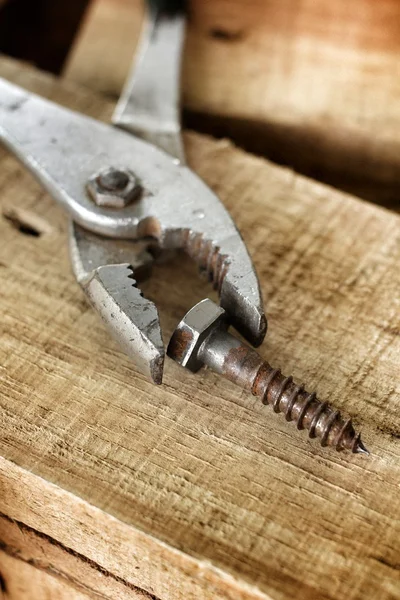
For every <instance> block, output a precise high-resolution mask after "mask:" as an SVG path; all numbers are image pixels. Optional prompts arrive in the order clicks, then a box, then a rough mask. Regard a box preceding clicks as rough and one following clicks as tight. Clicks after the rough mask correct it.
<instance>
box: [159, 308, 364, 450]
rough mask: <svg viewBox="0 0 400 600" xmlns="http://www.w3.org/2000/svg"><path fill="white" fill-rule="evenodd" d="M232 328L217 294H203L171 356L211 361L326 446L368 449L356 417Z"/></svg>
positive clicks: (190, 362) (195, 363)
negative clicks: (274, 365)
mask: <svg viewBox="0 0 400 600" xmlns="http://www.w3.org/2000/svg"><path fill="white" fill-rule="evenodd" d="M227 329H228V320H227V315H226V314H224V311H223V310H222V309H221V308H220V307H219V306H217V305H216V304H215V303H214V302H213V301H212V300H209V299H206V300H202V301H201V302H199V303H198V304H196V306H194V307H193V308H192V309H191V310H190V311H189V312H188V313H187V314H186V315H185V317H184V318H183V319H182V321H181V322H180V323H179V325H178V327H177V328H176V330H175V331H174V333H173V335H172V338H171V341H170V343H169V345H168V350H167V353H168V356H170V357H171V358H172V359H174V360H175V361H176V362H178V363H179V364H180V365H182V366H184V367H186V368H188V369H190V370H192V371H197V370H198V369H199V368H200V367H201V366H202V365H206V366H208V367H209V368H211V369H212V370H213V371H216V372H217V373H220V374H221V375H223V376H224V377H226V378H227V379H229V380H230V381H232V382H234V383H236V384H237V385H240V386H241V387H243V388H244V389H247V390H249V391H250V392H251V393H252V394H254V395H255V396H260V397H261V399H262V402H263V403H264V404H270V405H271V406H272V408H273V410H274V412H276V413H279V412H283V413H284V415H285V417H286V420H287V421H294V422H295V424H296V425H297V429H307V430H308V432H309V436H310V438H315V437H318V438H320V442H321V445H322V446H333V447H335V448H336V450H338V451H340V450H351V451H352V452H354V453H366V454H368V451H367V450H366V448H365V446H364V444H363V443H362V441H361V438H360V434H359V433H356V432H355V430H354V427H353V425H352V422H351V419H347V420H344V419H343V418H342V417H341V414H340V412H339V411H338V410H334V409H333V408H331V407H330V406H329V404H328V402H320V401H319V400H318V399H317V397H316V394H315V393H311V394H310V393H308V392H307V391H306V390H305V389H304V386H303V385H296V384H295V383H294V382H293V379H292V377H285V376H284V375H282V373H281V371H280V370H279V369H273V368H272V367H271V365H269V364H268V363H267V362H266V361H264V360H263V359H262V358H261V356H260V355H259V354H258V353H257V352H256V351H255V350H253V349H252V348H250V347H249V346H247V344H245V343H243V342H241V341H240V340H239V339H238V338H236V337H235V336H233V335H232V334H230V333H229V332H228V331H227Z"/></svg>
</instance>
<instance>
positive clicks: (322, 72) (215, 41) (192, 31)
mask: <svg viewBox="0 0 400 600" xmlns="http://www.w3.org/2000/svg"><path fill="white" fill-rule="evenodd" d="M142 4H143V3H142V1H141V0H135V1H133V0H93V3H92V10H91V12H90V14H89V15H88V18H87V20H86V23H85V26H84V27H83V29H82V32H81V35H80V38H79V39H78V42H77V44H76V47H75V49H74V51H73V53H72V55H71V57H70V60H69V64H68V65H67V68H66V72H65V73H66V76H67V77H68V78H70V79H73V80H75V81H79V82H81V83H84V84H85V85H89V86H90V87H93V88H94V89H97V90H99V91H102V92H105V93H107V94H112V95H114V96H115V95H116V94H119V92H120V89H121V87H122V84H123V81H124V78H125V76H126V73H127V69H128V66H129V64H130V62H131V58H132V56H133V52H134V48H135V45H136V41H137V36H138V32H139V29H140V23H141V20H142V17H143V6H142ZM190 8H191V20H190V26H189V33H188V38H187V45H186V55H185V60H184V67H183V99H184V105H185V107H186V109H187V114H186V120H187V122H188V124H189V126H190V127H191V128H194V129H197V130H199V131H203V132H206V133H212V134H213V135H216V134H218V135H222V136H228V137H231V138H232V139H234V140H235V141H236V142H237V143H239V144H240V145H241V146H243V147H244V148H247V149H248V150H249V151H251V152H255V153H258V154H262V155H265V156H267V157H269V158H270V159H272V160H273V161H275V162H278V163H281V164H287V165H290V166H292V167H293V168H294V169H296V170H297V171H298V172H301V173H305V174H307V175H309V176H311V177H313V178H315V179H320V180H322V181H326V182H328V183H330V184H332V185H334V186H335V187H339V188H341V189H345V190H348V191H352V192H353V193H356V194H357V195H359V196H361V197H364V198H367V199H370V200H373V201H375V202H381V203H385V204H391V205H392V206H393V205H394V206H397V207H398V206H399V195H400V178H399V172H400V140H399V136H398V131H399V129H400V76H399V75H400V73H399V52H400V36H399V28H398V23H399V22H400V3H399V2H398V1H397V0H382V1H379V2H377V1H376V0H353V1H352V2H350V3H349V2H348V1H347V0H333V1H331V2H323V3H321V2H315V1H313V0H306V1H304V0H283V1H282V0H280V1H275V2H273V1H271V0H257V1H253V2H245V1H244V0H213V1H212V2H204V1H203V0H191V2H190Z"/></svg>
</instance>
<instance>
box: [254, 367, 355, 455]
mask: <svg viewBox="0 0 400 600" xmlns="http://www.w3.org/2000/svg"><path fill="white" fill-rule="evenodd" d="M252 393H253V394H254V395H257V396H261V398H262V402H263V404H269V405H271V406H272V409H273V410H274V412H276V413H280V412H282V413H284V415H285V417H286V420H287V421H294V423H295V424H296V426H297V429H306V430H308V435H309V437H310V438H320V443H321V446H333V447H335V448H336V450H338V451H340V450H351V451H352V452H354V453H359V452H367V450H366V448H365V447H364V445H363V443H362V441H361V437H360V434H359V433H357V432H356V431H355V429H354V427H353V424H352V421H351V419H344V418H343V417H342V415H341V413H340V411H339V410H335V409H334V408H332V407H331V406H330V405H329V403H328V402H321V401H320V400H318V398H317V396H316V394H315V393H314V392H312V393H309V392H307V391H306V390H305V389H304V386H303V385H296V384H295V383H294V382H293V379H292V377H285V376H284V375H283V374H282V373H281V371H280V370H279V369H273V368H272V367H271V365H269V364H268V363H267V362H265V363H263V364H262V365H261V367H260V369H259V371H258V373H257V375H256V378H255V380H254V382H253V384H252Z"/></svg>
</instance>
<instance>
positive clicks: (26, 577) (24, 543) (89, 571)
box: [0, 499, 149, 600]
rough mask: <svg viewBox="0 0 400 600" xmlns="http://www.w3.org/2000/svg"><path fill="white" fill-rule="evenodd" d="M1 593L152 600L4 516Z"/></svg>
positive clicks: (18, 599)
mask: <svg viewBox="0 0 400 600" xmlns="http://www.w3.org/2000/svg"><path fill="white" fill-rule="evenodd" d="M42 500H43V499H42ZM0 591H2V592H3V594H4V598H7V599H8V600H13V599H15V600H30V599H37V598H40V599H41V600H45V599H47V598H48V599H49V600H88V599H91V600H95V599H99V598H102V599H103V598H104V599H106V598H110V600H111V599H114V598H118V600H128V599H129V600H130V599H132V598H135V599H137V600H146V598H147V600H148V598H149V595H148V594H147V593H146V592H144V591H143V590H140V589H138V588H135V587H134V586H129V585H127V583H126V582H125V581H123V580H121V579H120V578H118V577H115V576H113V575H112V574H111V573H109V572H107V571H106V570H105V569H102V568H101V567H100V566H99V565H98V564H96V563H95V562H94V561H90V560H88V559H87V558H86V557H85V556H82V555H80V554H78V553H77V552H73V551H72V550H71V549H70V548H66V547H65V546H63V545H62V544H60V543H59V542H57V541H56V540H54V539H53V538H50V537H49V536H46V535H44V534H43V533H40V532H38V531H36V530H35V529H32V528H31V527H27V526H26V525H25V524H24V523H22V522H19V521H15V520H11V519H10V518H8V517H6V516H5V515H0ZM0 598H3V596H1V594H0Z"/></svg>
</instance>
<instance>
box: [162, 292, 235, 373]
mask: <svg viewBox="0 0 400 600" xmlns="http://www.w3.org/2000/svg"><path fill="white" fill-rule="evenodd" d="M226 328H227V320H226V314H225V311H224V309H223V308H221V307H220V306H218V305H217V304H215V303H214V302H212V301H211V300H209V299H208V298H206V299H205V300H202V301H201V302H199V303H198V304H196V306H194V307H193V308H192V309H191V310H189V312H188V313H187V314H186V315H185V316H184V317H183V319H182V321H181V322H180V323H179V325H178V327H177V328H176V330H175V331H174V333H173V336H172V338H171V341H170V343H169V345H168V351H167V352H168V355H169V356H170V357H171V358H173V359H174V360H175V361H176V362H177V363H178V364H180V365H181V366H182V367H186V368H187V369H189V370H190V371H193V372H196V371H198V370H199V369H200V367H202V366H203V364H204V362H203V361H202V360H200V358H199V356H198V354H199V350H200V347H201V345H202V344H203V342H204V341H205V340H206V339H207V338H208V336H209V335H210V334H211V333H213V332H214V331H217V330H219V329H226Z"/></svg>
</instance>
